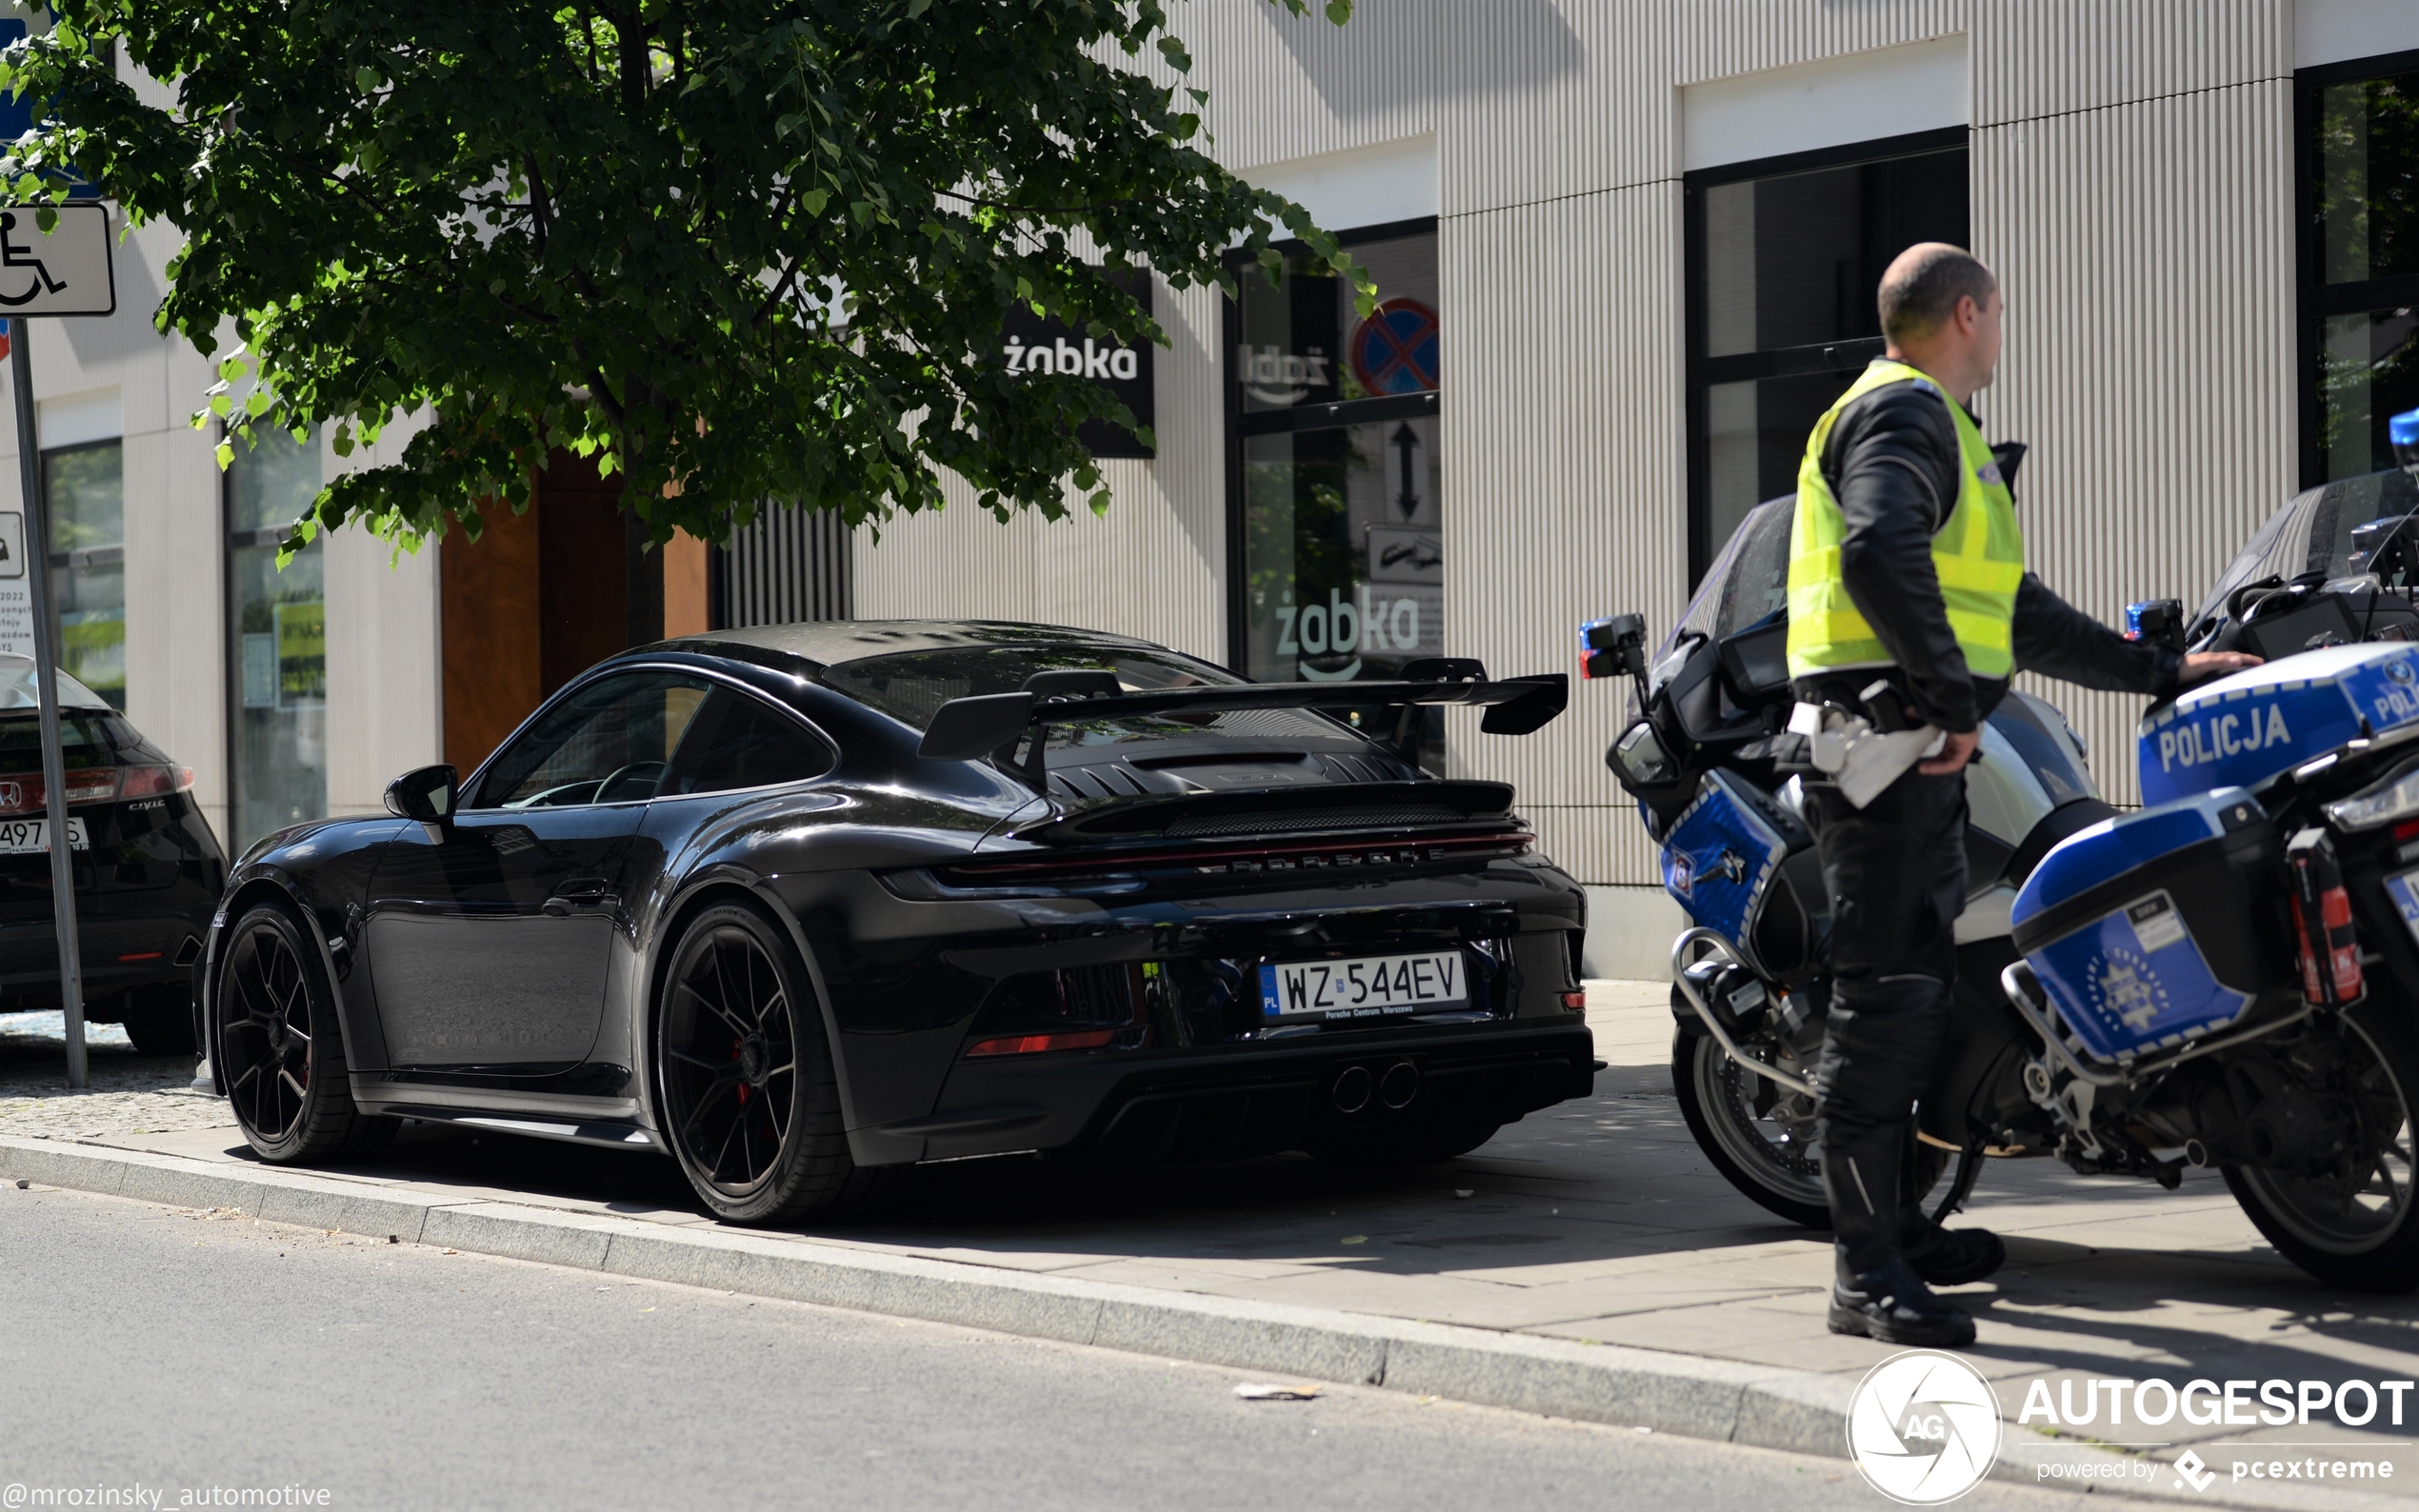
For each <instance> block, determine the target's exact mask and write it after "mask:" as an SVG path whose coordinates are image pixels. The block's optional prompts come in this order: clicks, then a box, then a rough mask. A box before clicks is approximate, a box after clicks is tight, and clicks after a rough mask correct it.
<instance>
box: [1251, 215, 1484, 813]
mask: <svg viewBox="0 0 2419 1512" xmlns="http://www.w3.org/2000/svg"><path fill="white" fill-rule="evenodd" d="M1343 239H1344V241H1345V242H1346V244H1347V245H1348V246H1349V247H1350V249H1351V251H1352V255H1353V256H1354V257H1355V258H1356V259H1358V260H1359V261H1360V263H1361V264H1362V265H1363V266H1364V267H1366V268H1368V269H1369V272H1370V274H1371V276H1372V277H1373V278H1374V279H1375V281H1376V283H1377V292H1378V307H1377V308H1376V310H1375V311H1374V312H1372V313H1371V314H1370V315H1369V316H1368V317H1366V318H1364V317H1362V316H1360V315H1359V314H1357V313H1356V312H1355V311H1354V309H1353V308H1352V301H1351V297H1350V290H1349V288H1345V287H1343V286H1342V285H1341V284H1340V283H1339V282H1338V281H1337V280H1335V279H1332V278H1327V277H1322V276H1319V275H1316V274H1313V273H1310V272H1309V271H1307V267H1306V262H1305V259H1304V258H1303V257H1302V256H1301V255H1299V254H1298V253H1297V254H1296V255H1293V256H1289V257H1288V258H1287V259H1286V261H1285V265H1284V268H1283V270H1282V272H1281V274H1280V277H1279V279H1278V281H1277V283H1276V284H1275V285H1273V286H1271V285H1270V284H1269V281H1268V280H1267V278H1266V277H1265V276H1264V275H1262V274H1261V273H1260V272H1259V270H1258V269H1257V268H1256V267H1247V268H1244V269H1240V270H1239V271H1240V278H1239V283H1240V287H1241V290H1242V298H1241V301H1240V303H1239V304H1238V305H1235V306H1230V307H1229V314H1230V319H1229V331H1230V332H1231V340H1230V342H1229V346H1230V348H1231V350H1230V352H1229V359H1230V360H1229V386H1228V392H1229V400H1228V416H1229V430H1230V433H1231V435H1232V437H1233V449H1232V452H1231V453H1230V454H1231V456H1232V457H1233V459H1234V466H1233V468H1232V469H1231V477H1232V479H1233V486H1232V492H1233V498H1234V506H1233V507H1234V529H1233V535H1232V540H1233V542H1234V547H1235V549H1234V552H1233V554H1232V557H1231V560H1232V562H1233V563H1234V567H1235V569H1234V573H1233V580H1232V582H1231V584H1230V591H1231V593H1232V598H1233V603H1234V616H1233V630H1232V644H1233V646H1234V647H1235V651H1234V658H1235V665H1236V670H1238V671H1240V672H1242V673H1244V675H1246V676H1248V677H1249V678H1251V679H1252V680H1253V681H1254V682H1262V683H1283V682H1314V683H1331V682H1346V681H1358V680H1369V679H1388V678H1395V677H1400V676H1401V675H1402V672H1403V668H1404V667H1405V666H1409V664H1410V663H1411V662H1413V661H1416V660H1419V659H1421V658H1424V657H1433V656H1442V655H1444V654H1445V537H1444V489H1443V478H1444V470H1443V465H1442V463H1441V461H1440V459H1439V457H1438V455H1437V447H1438V438H1439V431H1440V427H1439V424H1438V421H1437V406H1438V396H1439V389H1440V387H1441V386H1440V382H1439V372H1438V366H1439V347H1440V334H1439V330H1438V319H1437V278H1436V236H1435V232H1434V231H1433V230H1432V229H1429V228H1428V227H1427V226H1426V225H1425V224H1423V225H1421V226H1419V227H1417V228H1414V229H1408V233H1407V229H1404V228H1378V229H1374V230H1372V231H1365V232H1362V233H1359V234H1358V235H1348V236H1346V237H1345V238H1343ZM1371 712H1372V713H1373V712H1374V711H1371ZM1425 714H1426V725H1425V726H1424V728H1425V736H1424V738H1423V740H1422V742H1421V751H1420V759H1421V764H1422V765H1423V766H1427V767H1429V769H1430V770H1433V771H1436V772H1439V773H1442V771H1443V770H1444V760H1445V749H1444V718H1443V714H1442V711H1441V710H1437V709H1429V710H1426V711H1425Z"/></svg>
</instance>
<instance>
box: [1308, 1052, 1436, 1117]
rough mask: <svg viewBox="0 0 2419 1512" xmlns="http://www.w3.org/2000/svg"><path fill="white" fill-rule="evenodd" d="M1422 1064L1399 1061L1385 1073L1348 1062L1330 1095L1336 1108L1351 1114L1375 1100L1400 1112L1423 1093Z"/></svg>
mask: <svg viewBox="0 0 2419 1512" xmlns="http://www.w3.org/2000/svg"><path fill="white" fill-rule="evenodd" d="M1419 1080H1420V1078H1419V1067H1418V1066H1416V1065H1413V1064H1411V1063H1410V1062H1409V1061H1397V1062H1395V1063H1394V1064H1392V1065H1389V1066H1388V1067H1387V1068H1386V1069H1385V1070H1384V1071H1382V1072H1380V1071H1372V1070H1370V1069H1369V1067H1368V1066H1366V1065H1348V1066H1346V1067H1345V1068H1344V1069H1343V1070H1342V1071H1339V1072H1337V1073H1336V1078H1335V1083H1334V1085H1333V1086H1332V1087H1330V1088H1329V1096H1331V1097H1332V1098H1333V1099H1334V1100H1335V1110H1336V1111H1337V1112H1338V1113H1342V1114H1345V1115H1347V1116H1349V1115H1351V1114H1354V1113H1358V1112H1360V1111H1361V1110H1362V1109H1364V1108H1366V1107H1368V1106H1369V1104H1370V1102H1371V1101H1372V1100H1374V1101H1375V1102H1376V1103H1377V1104H1379V1105H1380V1106H1382V1107H1384V1108H1385V1109H1386V1110H1387V1111H1389V1112H1391V1113H1399V1112H1401V1111H1402V1110H1403V1109H1405V1108H1407V1107H1409V1106H1410V1105H1411V1099H1413V1098H1415V1097H1417V1096H1419Z"/></svg>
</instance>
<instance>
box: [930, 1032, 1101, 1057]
mask: <svg viewBox="0 0 2419 1512" xmlns="http://www.w3.org/2000/svg"><path fill="white" fill-rule="evenodd" d="M1116 1038H1117V1031H1116V1030H1115V1029H1080V1030H1077V1031H1076V1032H1075V1033H1073V1034H1010V1035H1004V1036H1002V1037H1001V1038H999V1039H996V1040H977V1041H975V1042H974V1043H973V1044H970V1045H969V1046H967V1049H966V1053H967V1054H968V1055H969V1056H970V1057H971V1056H977V1055H1036V1054H1039V1053H1040V1052H1042V1051H1044V1050H1097V1049H1099V1048H1100V1047H1101V1046H1103V1045H1105V1044H1110V1042H1111V1041H1113V1040H1115V1039H1116Z"/></svg>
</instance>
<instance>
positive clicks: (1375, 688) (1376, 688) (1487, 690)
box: [916, 663, 1570, 788]
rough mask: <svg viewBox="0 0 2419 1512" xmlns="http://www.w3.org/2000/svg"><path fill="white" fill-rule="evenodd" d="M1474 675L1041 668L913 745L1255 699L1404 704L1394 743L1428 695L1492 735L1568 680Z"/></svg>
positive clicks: (1558, 704) (1009, 753) (1248, 705)
mask: <svg viewBox="0 0 2419 1512" xmlns="http://www.w3.org/2000/svg"><path fill="white" fill-rule="evenodd" d="M1464 666H1467V667H1469V668H1470V669H1471V670H1473V671H1476V673H1477V675H1475V676H1469V677H1465V678H1462V679H1460V680H1457V681H1447V680H1443V679H1438V680H1434V681H1410V682H1399V683H1377V682H1369V683H1243V684H1233V685H1228V686H1218V685H1209V686H1201V687H1185V688H1175V689H1170V690H1169V691H1165V692H1155V693H1129V692H1126V691H1124V689H1123V688H1122V687H1121V686H1120V685H1119V684H1118V682H1117V678H1116V674H1115V673H1113V672H1109V671H1106V670H1103V671H1097V672H1094V671H1066V672H1037V673H1035V674H1034V675H1033V676H1032V677H1030V678H1029V679H1028V680H1027V681H1026V684H1025V686H1024V689H1023V690H1022V691H1019V692H1014V693H984V694H978V695H976V696H974V697H971V698H953V699H951V700H950V701H949V702H948V703H946V704H944V705H942V706H940V708H939V709H938V710H936V711H935V712H934V713H933V715H932V722H931V723H930V725H929V726H926V728H925V731H924V741H923V744H922V745H920V746H917V747H916V754H917V755H919V756H925V757H930V758H931V759H932V760H935V761H975V760H979V759H981V758H982V757H985V756H998V757H1000V758H1001V759H1002V760H1003V761H1004V762H1006V761H1009V760H1011V759H1012V758H1013V755H1014V747H1015V746H1017V745H1018V744H1019V743H1020V742H1021V741H1023V739H1024V738H1025V735H1026V733H1027V732H1028V731H1029V730H1030V731H1038V730H1040V729H1041V728H1042V726H1047V725H1077V724H1081V723H1083V722H1084V721H1086V720H1090V719H1131V718H1133V717H1135V716H1136V715H1143V714H1222V713H1231V712H1238V711H1242V710H1247V709H1261V708H1371V707H1400V708H1402V710H1403V712H1404V718H1403V719H1402V720H1401V721H1400V722H1398V727H1397V730H1396V733H1395V740H1396V744H1398V745H1400V744H1402V743H1403V742H1404V741H1405V740H1406V739H1407V738H1412V737H1413V735H1414V731H1413V730H1412V728H1411V726H1412V725H1413V722H1412V720H1411V719H1410V717H1409V716H1410V712H1411V710H1412V708H1413V707H1415V706H1420V705H1426V704H1476V705H1481V706H1485V707H1486V709H1487V713H1486V715H1485V717H1484V718H1482V719H1481V720H1480V721H1479V725H1478V727H1479V728H1480V729H1482V730H1484V731H1486V732H1487V733H1488V734H1489V735H1526V734H1529V733H1530V732H1531V731H1533V730H1538V729H1542V728H1544V727H1545V726H1547V725H1548V724H1549V723H1551V722H1552V720H1553V719H1554V717H1555V716H1556V715H1558V714H1560V713H1561V712H1562V711H1563V708H1564V706H1566V705H1568V704H1569V700H1570V680H1569V678H1568V677H1566V676H1565V675H1564V674H1562V673H1560V672H1547V673H1543V674H1541V675H1538V676H1533V677H1511V678H1504V679H1501V680H1497V681H1489V679H1488V678H1487V676H1486V674H1485V673H1484V671H1483V670H1477V669H1476V667H1475V665H1474V664H1469V663H1465V664H1464ZM1043 746H1044V742H1042V741H1040V740H1035V741H1034V742H1033V749H1032V753H1031V754H1030V756H1029V757H1028V758H1027V760H1026V764H1025V765H1026V767H1027V770H1026V771H1025V773H1024V775H1025V776H1026V777H1027V779H1028V780H1029V781H1030V782H1031V783H1032V784H1033V786H1035V787H1036V788H1039V787H1040V786H1041V779H1042V777H1043V773H1042V771H1041V770H1039V768H1040V766H1041V752H1042V748H1043Z"/></svg>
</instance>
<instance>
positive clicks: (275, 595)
mask: <svg viewBox="0 0 2419 1512" xmlns="http://www.w3.org/2000/svg"><path fill="white" fill-rule="evenodd" d="M257 434H258V436H259V441H258V444H257V445H255V446H251V447H246V446H244V445H243V444H242V443H240V442H239V443H237V444H236V447H235V455H234V459H233V460H232V461H231V462H230V464H229V465H228V468H227V482H226V496H227V606H228V621H229V624H228V637H227V640H228V664H229V665H228V678H227V682H228V690H229V698H228V704H229V707H228V719H227V726H228V729H229V732H230V737H229V744H230V751H229V753H228V754H229V757H230V760H229V762H228V769H229V771H230V774H231V780H230V783H229V785H228V815H227V827H228V831H229V835H230V840H231V846H230V849H232V850H238V851H240V850H241V849H243V848H244V847H245V846H249V845H250V844H251V843H252V842H253V841H255V840H258V839H259V838H260V837H261V836H263V835H265V834H268V833H269V832H270V831H271V830H273V829H279V828H282V827H284V826H287V825H292V824H299V823H301V822H302V821H304V820H306V819H320V818H325V817H326V815H327V813H328V604H327V593H326V589H325V587H324V586H323V585H324V582H325V575H324V567H323V562H324V558H325V554H326V552H325V545H324V538H322V539H321V540H314V541H313V542H311V543H310V545H309V546H308V547H304V548H303V549H302V551H301V552H300V553H298V554H297V555H296V556H295V557H294V559H293V560H292V561H290V562H289V563H287V564H286V567H285V569H284V570H283V571H280V570H279V569H278V567H277V543H278V542H279V541H280V540H281V539H283V538H284V536H285V534H286V531H287V529H288V527H290V526H291V525H292V524H293V522H294V521H295V519H297V518H298V517H299V516H300V515H301V514H302V511H303V509H304V508H305V507H308V506H309V505H310V501H311V500H312V499H313V498H314V497H315V496H317V494H318V492H319V487H320V476H319V433H318V431H317V430H316V429H314V430H312V431H311V432H310V438H309V439H308V440H305V441H299V442H298V441H296V440H294V439H293V437H292V436H290V435H289V434H287V433H286V432H285V431H282V430H271V429H269V428H267V427H263V428H261V429H260V431H258V432H257Z"/></svg>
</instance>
